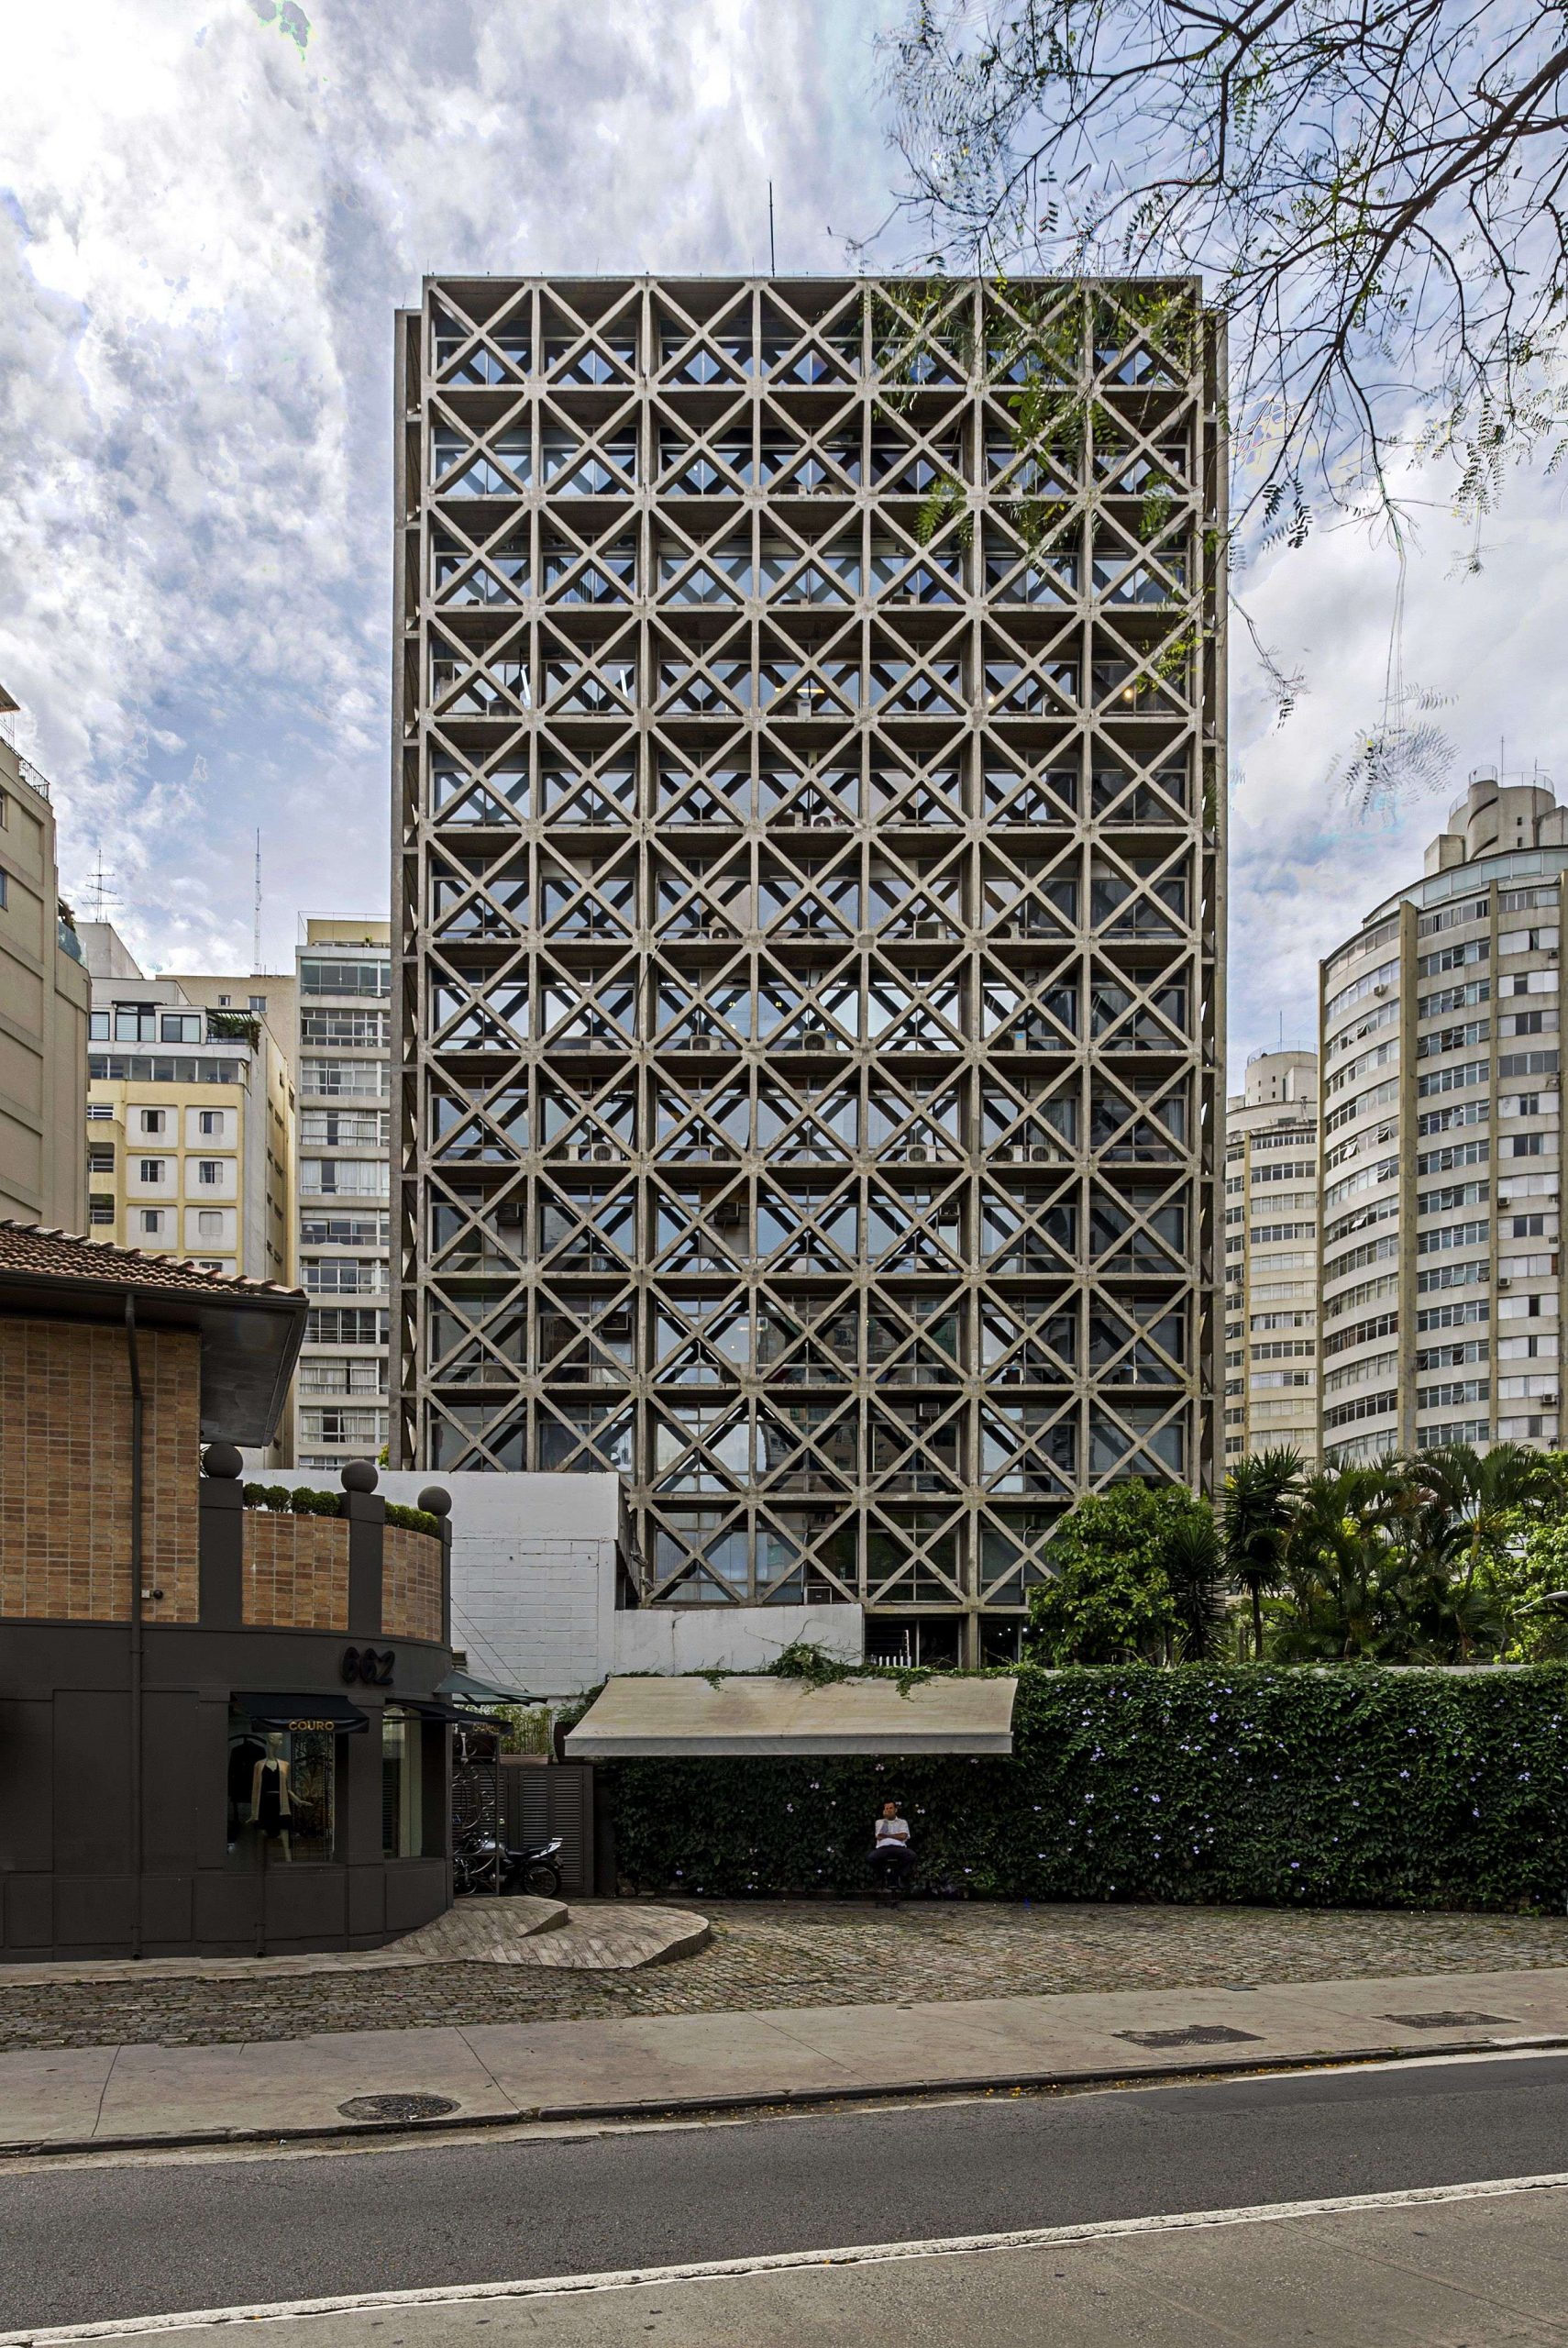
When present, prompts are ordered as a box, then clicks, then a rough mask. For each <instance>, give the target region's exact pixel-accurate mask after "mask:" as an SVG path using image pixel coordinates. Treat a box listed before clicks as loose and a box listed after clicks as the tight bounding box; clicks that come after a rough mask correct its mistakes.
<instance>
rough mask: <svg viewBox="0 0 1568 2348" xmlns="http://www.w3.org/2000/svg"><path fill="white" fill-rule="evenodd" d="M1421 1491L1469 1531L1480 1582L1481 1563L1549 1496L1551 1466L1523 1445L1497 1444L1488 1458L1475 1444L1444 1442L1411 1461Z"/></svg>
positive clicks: (1469, 1575)
mask: <svg viewBox="0 0 1568 2348" xmlns="http://www.w3.org/2000/svg"><path fill="white" fill-rule="evenodd" d="M1410 1478H1411V1481H1412V1483H1413V1484H1414V1485H1415V1486H1416V1488H1417V1490H1419V1491H1420V1492H1421V1493H1422V1494H1423V1495H1424V1496H1426V1497H1427V1498H1428V1499H1430V1501H1433V1502H1434V1503H1435V1504H1436V1505H1437V1506H1438V1507H1439V1508H1441V1510H1442V1511H1443V1512H1445V1513H1446V1514H1447V1515H1448V1516H1449V1517H1450V1518H1452V1521H1453V1522H1454V1523H1456V1524H1458V1525H1460V1526H1463V1529H1464V1532H1465V1534H1466V1541H1465V1549H1466V1555H1467V1559H1468V1563H1467V1566H1466V1572H1465V1578H1466V1580H1467V1581H1474V1578H1475V1575H1476V1573H1477V1571H1478V1569H1479V1568H1480V1567H1481V1566H1482V1565H1483V1564H1484V1563H1485V1560H1486V1559H1487V1558H1489V1557H1494V1556H1496V1554H1497V1551H1498V1550H1499V1548H1500V1547H1501V1546H1502V1545H1504V1544H1505V1543H1506V1542H1507V1539H1508V1538H1509V1537H1510V1535H1511V1534H1513V1533H1514V1532H1515V1531H1516V1529H1517V1527H1518V1512H1519V1511H1520V1510H1533V1509H1534V1508H1535V1507H1537V1506H1538V1505H1539V1503H1540V1501H1542V1500H1543V1499H1544V1498H1545V1495H1546V1488H1547V1484H1548V1482H1549V1480H1550V1468H1549V1467H1548V1463H1547V1461H1546V1458H1545V1457H1544V1456H1543V1455H1542V1454H1541V1453H1540V1452H1539V1451H1531V1450H1529V1448H1528V1447H1527V1445H1524V1444H1522V1443H1497V1444H1494V1445H1493V1446H1492V1448H1491V1450H1490V1451H1488V1452H1487V1453H1486V1454H1485V1457H1483V1456H1482V1455H1481V1454H1480V1453H1479V1452H1478V1451H1477V1450H1476V1449H1475V1447H1474V1445H1473V1444H1468V1443H1449V1444H1442V1445H1439V1446H1438V1448H1437V1449H1435V1450H1432V1451H1421V1452H1418V1453H1417V1455H1416V1456H1415V1458H1414V1459H1413V1460H1412V1461H1411V1462H1410Z"/></svg>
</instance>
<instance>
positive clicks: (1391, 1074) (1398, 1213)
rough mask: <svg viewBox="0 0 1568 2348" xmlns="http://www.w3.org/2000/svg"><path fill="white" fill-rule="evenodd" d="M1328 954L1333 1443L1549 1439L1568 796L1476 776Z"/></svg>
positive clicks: (1327, 1420)
mask: <svg viewBox="0 0 1568 2348" xmlns="http://www.w3.org/2000/svg"><path fill="white" fill-rule="evenodd" d="M1449 823H1450V827H1449V829H1448V830H1447V831H1445V832H1443V833H1441V835H1440V836H1439V837H1438V838H1437V839H1435V840H1434V841H1433V842H1432V844H1431V846H1430V847H1429V848H1428V850H1427V858H1426V868H1427V869H1426V871H1425V873H1424V875H1423V876H1422V878H1421V879H1420V880H1419V881H1411V882H1410V883H1409V884H1408V886H1407V887H1405V888H1402V889H1399V890H1397V892H1395V893H1394V894H1393V895H1392V896H1390V897H1389V898H1387V899H1386V901H1385V902H1384V903H1382V904H1380V905H1379V906H1378V907H1377V908H1376V910H1375V912H1374V913H1372V914H1370V915H1369V916H1368V918H1367V920H1366V921H1365V923H1364V925H1363V926H1362V929H1361V930H1360V932H1359V934H1358V935H1357V936H1354V937H1353V938H1351V939H1350V940H1349V941H1348V942H1347V943H1346V944H1345V945H1343V946H1342V947H1339V948H1338V949H1337V951H1336V952H1334V953H1333V954H1331V955H1330V956H1329V958H1328V959H1327V960H1326V961H1325V962H1324V964H1323V966H1322V975H1321V994H1320V1037H1321V1044H1322V1052H1321V1073H1322V1172H1321V1191H1320V1213H1319V1248H1320V1302H1321V1319H1320V1335H1321V1363H1320V1429H1321V1438H1322V1450H1323V1456H1324V1460H1325V1463H1326V1464H1327V1465H1329V1466H1332V1465H1334V1464H1336V1463H1342V1462H1346V1461H1350V1460H1353V1459H1365V1458H1375V1457H1376V1456H1378V1455H1379V1454H1380V1453H1383V1452H1385V1451H1389V1450H1395V1449H1400V1450H1406V1449H1418V1448H1425V1447H1426V1446H1428V1445H1433V1444H1439V1443H1452V1442H1463V1443H1474V1444H1476V1445H1487V1444H1491V1443H1498V1442H1509V1441H1513V1442H1522V1443H1533V1444H1540V1445H1543V1446H1550V1445H1555V1444H1556V1443H1557V1440H1558V1427H1559V1384H1558V1379H1559V1362H1558V1342H1559V1340H1558V1327H1559V1269H1558V1267H1559V1261H1560V1258H1559V1252H1558V1248H1559V1238H1558V1230H1559V1214H1560V1205H1559V1185H1560V1181H1561V1171H1560V1156H1559V1152H1560V1147H1561V1138H1560V1135H1561V1120H1562V1094H1561V1060H1560V1053H1561V1043H1562V1034H1561V1028H1562V999H1561V990H1562V961H1561V946H1562V886H1563V876H1564V874H1565V873H1568V808H1563V807H1560V806H1559V805H1558V804H1557V802H1556V799H1555V797H1554V795H1553V793H1552V792H1551V790H1550V789H1548V788H1546V787H1544V786H1542V785H1541V784H1540V783H1530V784H1507V783H1500V782H1499V781H1497V779H1496V777H1495V776H1494V775H1492V774H1489V773H1485V772H1482V773H1479V774H1477V775H1475V776H1474V777H1473V778H1472V780H1471V782H1470V786H1469V789H1468V791H1467V792H1466V793H1465V795H1464V797H1463V799H1462V800H1461V801H1460V802H1459V803H1457V804H1456V805H1455V807H1454V808H1453V809H1452V813H1451V815H1450V819H1449Z"/></svg>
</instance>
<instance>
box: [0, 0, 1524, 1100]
mask: <svg viewBox="0 0 1568 2348" xmlns="http://www.w3.org/2000/svg"><path fill="white" fill-rule="evenodd" d="M899 14H900V6H899V0H421V5H420V6H417V7H401V8H391V7H387V6H384V5H382V0H309V6H308V22H307V17H306V13H305V10H304V8H303V7H302V6H300V5H298V0H285V5H283V6H282V7H279V6H276V5H275V0H74V5H73V6H71V7H70V8H65V7H54V8H29V9H26V10H20V9H18V10H16V11H14V12H12V14H11V16H10V17H9V18H8V21H7V26H6V104H5V106H4V108H3V109H0V681H4V682H5V683H6V686H7V687H8V688H9V690H10V691H11V692H13V693H14V694H15V695H16V696H17V699H18V700H19V701H20V702H22V703H23V704H24V707H25V711H26V713H27V714H26V717H25V720H24V721H23V731H22V733H21V734H20V736H19V737H18V738H19V742H20V747H21V748H24V749H25V750H26V751H27V752H28V755H29V756H30V757H31V758H32V759H34V761H35V763H36V764H37V765H38V766H39V767H40V768H41V769H42V770H44V772H45V773H47V774H48V775H49V776H50V778H51V779H52V781H53V784H54V788H55V792H56V796H57V800H58V803H59V804H60V807H61V816H62V825H63V829H64V835H65V845H64V862H65V881H66V886H67V889H68V892H70V893H71V894H72V896H73V898H74V899H75V901H76V902H77V903H78V905H79V906H81V905H83V904H84V903H90V902H91V897H92V891H91V886H90V875H91V872H92V869H93V867H94V862H95V860H96V858H97V857H98V855H99V854H100V852H101V854H102V858H103V862H104V865H105V867H106V868H107V869H108V870H109V872H110V873H111V875H112V876H113V879H112V883H111V885H112V888H113V891H114V892H115V893H114V900H113V903H112V904H111V907H110V910H111V913H112V914H113V917H114V918H115V919H116V921H117V923H118V924H119V925H120V927H121V928H122V930H123V931H124V932H125V934H126V936H127V938H129V939H130V940H131V941H132V942H133V943H134V945H135V946H136V947H137V948H138V951H139V952H140V953H141V954H142V955H143V957H144V959H145V960H146V961H147V962H148V963H149V965H158V966H162V967H166V968H171V969H219V968H224V967H230V968H239V967H243V966H244V965H245V964H246V963H247V962H248V958H249V941H250V923H251V859H252V854H253V842H254V834H255V831H256V829H257V827H258V826H259V828H260V831H261V834H262V853H263V872H264V892H265V904H264V917H263V958H264V960H265V961H266V962H267V963H268V964H269V965H271V966H272V967H278V966H280V965H283V964H288V963H292V959H293V945H294V936H295V927H296V918H297V915H298V914H299V912H300V911H301V910H311V911H337V910H343V911H353V912H361V913H366V914H370V913H374V912H380V911H383V910H384V908H385V903H386V894H387V881H386V874H387V862H388V816H387V772H388V751H387V710H388V675H389V670H390V651H389V614H390V591H389V550H390V529H389V521H390V478H391V462H390V426H391V414H390V358H391V338H392V310H393V309H394V307H395V306H396V305H398V304H400V303H408V302H411V301H413V300H414V299H416V298H417V294H418V287H419V281H420V278H421V276H422V275H423V274H424V273H425V271H436V270H461V271H485V270H497V271H501V270H504V271H551V270H558V271H599V270H603V271H623V270H624V271H644V270H666V271H675V270H681V271H701V270H714V271H731V270H746V269H755V268H757V267H759V266H762V265H764V264H765V261H766V254H767V181H768V179H769V178H770V177H771V178H772V180H773V181H774V183H775V188H776V200H777V205H778V260H779V265H780V267H781V268H785V269H790V270H792V271H793V270H801V271H811V270H822V271H831V270H836V269H838V268H840V267H842V266H843V262H844V240H845V237H847V236H858V235H864V234H866V233H867V231H868V230H870V229H871V228H872V227H875V225H876V223H877V222H878V220H880V219H881V218H882V217H883V216H884V214H885V213H886V211H887V208H888V205H889V191H890V187H891V184H892V182H893V179H894V175H895V165H894V159H893V158H892V157H891V156H890V154H889V150H888V148H887V145H886V142H885V139H884V136H883V125H882V120H881V116H880V108H879V104H878V94H877V86H876V75H877V65H876V59H875V55H874V49H873V44H874V36H875V34H876V31H877V29H878V25H879V24H883V23H887V22H890V21H892V20H893V19H894V18H895V17H898V16H899ZM1433 495H1434V499H1435V500H1437V501H1439V502H1434V504H1433V506H1432V509H1431V513H1430V519H1429V521H1428V523H1427V525H1426V526H1425V528H1424V530H1423V534H1422V539H1421V543H1420V544H1419V546H1418V547H1417V548H1415V550H1414V552H1413V556H1412V559H1411V561H1410V564H1409V569H1408V580H1407V592H1406V621H1405V627H1404V632H1403V662H1404V674H1405V677H1406V680H1407V682H1408V684H1409V685H1410V686H1411V687H1413V688H1424V689H1426V690H1427V691H1428V692H1433V693H1436V694H1440V695H1441V696H1443V697H1444V699H1443V705H1442V706H1441V709H1440V710H1438V711H1437V713H1436V722H1437V723H1438V724H1440V725H1441V726H1442V728H1443V730H1444V732H1445V733H1446V735H1447V737H1448V738H1449V740H1450V742H1451V743H1452V750H1453V759H1452V770H1451V772H1450V775H1449V777H1448V779H1447V781H1446V782H1445V784H1444V786H1443V788H1442V789H1441V791H1440V792H1438V793H1437V794H1436V795H1435V796H1429V797H1427V798H1426V799H1424V800H1420V801H1416V802H1412V803H1408V804H1407V805H1404V806H1401V807H1396V808H1387V809H1378V810H1375V811H1374V812H1373V813H1372V814H1370V815H1367V814H1362V813H1360V812H1358V811H1355V810H1353V809H1350V808H1348V807H1347V806H1346V805H1345V803H1344V796H1343V791H1342V787H1341V786H1340V785H1338V784H1337V783H1336V781H1334V779H1333V776H1334V769H1335V764H1336V760H1339V761H1341V762H1343V760H1344V759H1346V758H1347V757H1348V756H1349V755H1351V754H1353V746H1354V737H1355V734H1356V730H1357V728H1358V727H1359V726H1361V725H1364V724H1366V723H1367V722H1369V721H1370V720H1373V719H1375V717H1376V716H1377V714H1378V713H1379V711H1380V709H1381V706H1382V701H1383V693H1384V677H1385V669H1386V660H1387V654H1388V641H1389V616H1390V611H1391V606H1392V596H1393V590H1394V584H1395V577H1396V573H1395V566H1394V563H1393V559H1392V557H1391V556H1390V555H1389V554H1388V553H1387V551H1386V550H1385V549H1380V548H1378V547H1377V546H1376V545H1375V543H1373V542H1372V541H1371V540H1369V538H1368V537H1367V536H1366V535H1365V533H1364V532H1362V531H1356V530H1345V531H1342V532H1340V533H1338V534H1336V535H1332V536H1331V537H1325V538H1323V539H1320V540H1319V541H1318V542H1317V543H1316V544H1315V545H1313V546H1312V547H1310V548H1309V549H1308V550H1306V551H1305V552H1302V553H1282V554H1280V555H1279V556H1277V557H1275V558H1274V559H1271V560H1269V561H1267V562H1265V563H1264V564H1261V565H1259V566H1258V567H1257V569H1256V570H1253V572H1251V573H1250V574H1249V575H1248V577H1247V578H1246V580H1245V581H1244V582H1243V592H1244V593H1245V595H1246V597H1247V600H1248V604H1249V606H1250V608H1251V610H1252V612H1253V616H1254V618H1255V620H1256V623H1257V626H1258V627H1259V630H1260V633H1261V634H1262V636H1263V637H1264V639H1265V640H1266V641H1267V642H1268V643H1269V644H1270V645H1271V646H1272V647H1273V648H1275V650H1276V652H1277V653H1278V654H1279V655H1280V657H1281V658H1282V659H1283V660H1284V662H1285V664H1286V667H1288V668H1290V669H1293V670H1300V671H1301V672H1302V674H1303V675H1304V677H1305V679H1306V686H1307V690H1306V691H1305V692H1304V693H1303V695H1302V698H1301V700H1300V703H1299V705H1298V707H1297V711H1296V713H1295V714H1294V715H1293V716H1292V717H1291V718H1290V720H1289V721H1288V723H1287V724H1286V725H1285V726H1284V727H1283V728H1281V727H1278V726H1276V725H1275V720H1274V712H1273V709H1272V706H1271V704H1270V702H1269V699H1268V696H1267V694H1266V692H1264V690H1263V689H1262V686H1261V683H1260V681H1259V679H1258V677H1257V675H1256V673H1255V670H1254V665H1253V663H1252V661H1251V659H1250V658H1249V657H1247V656H1246V653H1245V648H1244V646H1243V645H1242V644H1240V643H1239V644H1238V645H1237V647H1236V649H1235V652H1234V655H1233V659H1232V681H1233V697H1232V713H1231V716H1232V734H1231V741H1232V760H1233V770H1234V773H1233V781H1234V788H1233V796H1232V807H1231V823H1232V832H1231V837H1232V844H1233V863H1232V873H1231V907H1232V917H1231V919H1232V926H1231V952H1232V1000H1231V1031H1232V1032H1231V1041H1232V1046H1233V1050H1234V1054H1235V1056H1236V1058H1238V1059H1239V1058H1241V1057H1242V1056H1244V1054H1245V1052H1246V1051H1247V1050H1248V1049H1251V1048H1253V1047H1255V1046H1258V1045H1261V1044H1265V1043H1272V1042H1274V1041H1275V1040H1276V1039H1277V1038H1278V1036H1279V1035H1280V1032H1281V1027H1282V1024H1283V1032H1284V1035H1285V1038H1286V1041H1287V1042H1288V1041H1292V1040H1297V1041H1299V1040H1307V1039H1308V1037H1309V1028H1310V1020H1311V1005H1312V1001H1313V991H1314V985H1315V966H1316V959H1317V957H1318V956H1319V954H1320V953H1321V952H1322V951H1324V950H1325V949H1326V948H1327V947H1329V946H1331V944H1333V943H1334V942H1335V941H1336V940H1337V938H1339V937H1340V936H1342V935H1343V934H1344V933H1345V932H1346V931H1347V930H1348V929H1350V928H1352V927H1353V926H1354V925H1356V923H1357V922H1358V921H1359V920H1360V918H1361V915H1362V914H1363V913H1364V911H1365V910H1366V908H1367V906H1368V905H1369V903H1372V902H1374V901H1375V898H1376V897H1377V896H1378V895H1379V894H1381V893H1383V892H1385V891H1386V889H1387V888H1388V887H1389V886H1391V885H1392V884H1393V883H1394V882H1396V881H1398V880H1399V879H1400V878H1401V877H1403V876H1404V875H1405V874H1407V873H1408V872H1410V871H1411V870H1413V869H1419V860H1420V849H1421V847H1422V845H1423V843H1424V841H1425V840H1426V838H1427V837H1428V836H1429V835H1430V832H1431V831H1432V830H1433V829H1434V828H1435V827H1436V822H1437V819H1438V818H1439V816H1440V815H1441V812H1442V810H1443V808H1444V807H1445V806H1446V803H1447V801H1448V799H1449V798H1450V797H1451V796H1452V795H1454V794H1455V793H1457V792H1458V791H1459V790H1460V789H1461V788H1462V787H1463V781H1464V777H1465V774H1466V772H1467V770H1469V769H1470V768H1471V767H1472V766H1474V765H1476V764H1478V763H1481V762H1483V761H1494V760H1496V757H1497V755H1498V747H1499V740H1500V739H1501V740H1503V741H1505V742H1506V754H1505V755H1506V760H1507V766H1508V768H1509V769H1515V768H1520V767H1522V768H1523V769H1524V770H1527V771H1529V770H1532V769H1533V768H1534V767H1535V766H1536V764H1537V763H1539V765H1540V768H1541V769H1542V770H1544V771H1545V772H1547V773H1551V772H1552V770H1553V762H1554V760H1557V759H1558V758H1559V745H1560V744H1561V743H1562V742H1563V741H1565V740H1568V732H1565V728H1568V664H1565V663H1564V661H1563V659H1562V650H1561V644H1562V627H1561V622H1560V620H1559V619H1558V617H1557V616H1556V615H1557V614H1558V612H1559V611H1560V610H1561V604H1560V601H1559V590H1560V588H1561V587H1562V585H1563V584H1564V583H1568V581H1564V579H1563V577H1562V576H1561V574H1564V573H1568V536H1565V534H1564V530H1563V526H1562V525H1563V514H1562V497H1563V490H1562V486H1561V485H1560V484H1559V483H1557V482H1527V483H1525V484H1524V485H1522V487H1521V488H1520V489H1519V491H1518V493H1516V495H1515V496H1514V498H1513V499H1512V501H1511V503H1510V504H1509V505H1508V507H1507V511H1506V513H1505V515H1504V516H1503V517H1502V519H1501V520H1500V521H1499V522H1498V523H1497V524H1496V526H1493V527H1492V528H1490V529H1489V530H1488V532H1487V536H1486V540H1485V566H1484V569H1483V570H1482V573H1481V575H1480V576H1479V577H1478V578H1467V577H1464V576H1463V575H1460V574H1459V573H1457V572H1456V569H1455V566H1456V563H1457V562H1458V561H1459V560H1460V559H1462V558H1463V553H1464V551H1465V542H1464V540H1463V535H1462V534H1461V533H1459V532H1458V531H1457V529H1456V527H1455V526H1454V525H1453V524H1452V522H1451V521H1450V520H1449V519H1448V518H1447V516H1446V515H1445V514H1444V513H1443V511H1442V510H1441V490H1440V489H1439V488H1438V487H1436V486H1435V485H1434V491H1433ZM1562 781H1563V783H1564V785H1565V787H1568V758H1565V759H1563V760H1562Z"/></svg>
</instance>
